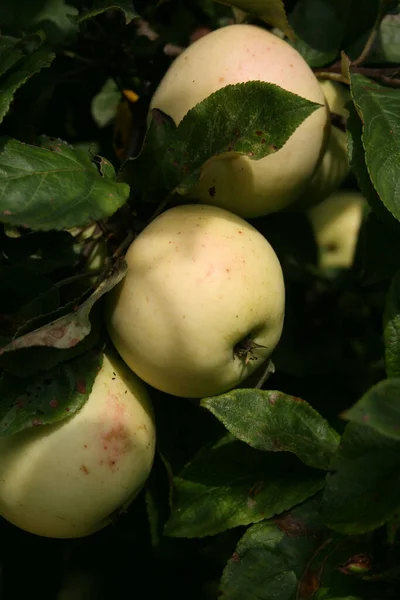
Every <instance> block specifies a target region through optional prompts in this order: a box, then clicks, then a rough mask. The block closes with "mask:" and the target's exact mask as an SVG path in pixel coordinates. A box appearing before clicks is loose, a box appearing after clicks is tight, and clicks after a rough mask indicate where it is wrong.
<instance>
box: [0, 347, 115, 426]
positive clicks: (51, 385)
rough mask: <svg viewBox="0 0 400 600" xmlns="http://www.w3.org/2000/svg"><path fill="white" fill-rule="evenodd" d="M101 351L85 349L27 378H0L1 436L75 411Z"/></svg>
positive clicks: (89, 387) (85, 396) (85, 393)
mask: <svg viewBox="0 0 400 600" xmlns="http://www.w3.org/2000/svg"><path fill="white" fill-rule="evenodd" d="M102 360H103V354H102V352H100V351H97V352H88V353H87V354H85V355H84V356H80V357H79V358H77V359H75V360H72V361H70V362H69V363H63V364H62V365H59V366H57V367H55V368H54V369H52V370H51V371H47V372H46V373H44V374H43V375H40V376H38V377H36V378H34V379H32V380H30V381H29V383H28V384H27V382H26V381H24V380H21V379H19V380H17V379H14V378H11V377H7V378H3V379H2V380H1V381H0V396H1V400H2V403H1V412H0V436H5V435H11V434H14V433H18V432H19V431H22V430H23V429H28V428H30V427H37V426H40V425H47V424H49V423H55V422H57V421H60V420H61V419H65V418H66V417H69V416H71V415H73V414H74V413H76V412H77V411H78V410H79V409H80V408H81V407H82V406H83V405H84V403H85V402H86V400H87V399H88V396H89V394H90V392H91V390H92V387H93V383H94V380H95V378H96V375H97V373H98V371H99V369H100V367H101V364H102Z"/></svg>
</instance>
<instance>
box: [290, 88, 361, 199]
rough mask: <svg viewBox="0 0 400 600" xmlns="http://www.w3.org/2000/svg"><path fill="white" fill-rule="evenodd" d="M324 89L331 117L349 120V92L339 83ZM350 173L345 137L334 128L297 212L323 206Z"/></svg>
mask: <svg viewBox="0 0 400 600" xmlns="http://www.w3.org/2000/svg"><path fill="white" fill-rule="evenodd" d="M320 85H321V88H322V90H323V92H324V94H325V98H326V101H327V104H328V106H329V109H330V111H331V112H332V113H335V114H337V115H340V116H342V117H344V119H347V117H348V110H347V109H346V108H345V106H346V104H347V103H348V102H349V101H350V100H351V96H350V92H349V90H348V88H347V87H346V86H345V85H343V84H341V83H337V82H336V81H330V80H323V81H321V82H320ZM349 171H350V163H349V159H348V156H347V139H346V133H345V132H344V131H342V130H341V129H339V127H337V126H336V125H334V124H332V127H331V130H330V135H329V140H328V145H327V148H326V150H325V154H324V156H323V159H322V161H321V164H320V165H319V166H318V168H317V170H316V172H315V173H314V175H313V177H312V178H311V180H310V182H309V184H308V185H307V187H306V189H305V190H304V192H303V194H302V196H301V197H300V199H299V201H298V202H296V204H295V208H298V207H300V206H301V207H303V208H306V207H309V206H312V205H314V204H317V203H318V202H321V201H322V200H324V199H325V198H327V197H328V196H330V194H332V193H333V192H334V191H335V190H337V189H338V188H339V187H340V186H341V185H342V183H343V181H344V180H345V178H346V177H347V175H348V174H349Z"/></svg>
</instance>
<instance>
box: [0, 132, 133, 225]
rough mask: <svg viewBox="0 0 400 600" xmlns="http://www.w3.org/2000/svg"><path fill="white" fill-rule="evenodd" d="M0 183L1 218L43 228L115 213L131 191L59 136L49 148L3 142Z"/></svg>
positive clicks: (77, 222) (73, 223) (76, 222)
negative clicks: (100, 170) (60, 139)
mask: <svg viewBox="0 0 400 600" xmlns="http://www.w3.org/2000/svg"><path fill="white" fill-rule="evenodd" d="M0 186H2V189H3V193H2V195H1V196H0V220H1V221H3V222H5V223H10V224H13V225H24V226H26V227H30V228H32V229H41V230H49V229H63V228H69V227H76V226H80V225H88V224H89V223H90V222H91V221H93V220H98V219H102V218H105V217H108V216H110V215H112V214H113V213H114V212H115V211H116V210H117V209H118V208H120V207H121V206H122V205H123V204H124V203H125V201H126V199H127V198H128V195H129V187H128V186H127V185H126V184H123V183H117V182H116V181H111V180H110V179H109V178H108V177H107V178H105V177H103V176H102V175H101V174H100V173H99V171H98V169H97V167H96V165H95V164H93V162H92V161H91V157H90V156H89V154H88V155H87V156H86V157H85V156H84V155H83V154H82V153H80V152H77V151H75V150H74V149H73V148H71V147H70V146H68V145H66V144H64V143H63V142H60V141H59V140H53V143H52V145H51V148H49V149H47V148H38V147H36V146H30V145H28V144H23V143H21V142H19V141H17V140H10V139H6V140H3V141H2V144H1V150H0Z"/></svg>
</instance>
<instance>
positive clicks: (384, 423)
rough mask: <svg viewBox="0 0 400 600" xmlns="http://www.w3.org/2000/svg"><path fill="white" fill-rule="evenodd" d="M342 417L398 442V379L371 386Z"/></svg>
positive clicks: (399, 384)
mask: <svg viewBox="0 0 400 600" xmlns="http://www.w3.org/2000/svg"><path fill="white" fill-rule="evenodd" d="M342 416H343V418H345V419H348V420H349V421H353V422H354V423H359V424H360V425H368V427H371V428H372V429H375V430H376V431H377V432H378V433H381V434H382V435H386V436H388V437H390V438H394V439H396V440H400V377H393V378H392V379H384V380H383V381H380V382H379V383H377V384H376V385H374V386H372V387H371V388H370V389H369V390H368V391H367V392H366V393H365V394H364V396H363V397H362V398H361V399H360V400H359V401H358V402H357V403H356V404H355V405H354V406H352V407H351V408H350V409H348V410H346V411H345V412H344V413H343V414H342Z"/></svg>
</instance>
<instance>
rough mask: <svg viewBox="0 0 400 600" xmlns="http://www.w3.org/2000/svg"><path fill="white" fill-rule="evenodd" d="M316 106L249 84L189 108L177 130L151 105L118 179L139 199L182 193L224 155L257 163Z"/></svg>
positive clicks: (270, 86) (263, 85)
mask: <svg viewBox="0 0 400 600" xmlns="http://www.w3.org/2000/svg"><path fill="white" fill-rule="evenodd" d="M318 108H320V105H319V104H316V103H314V102H310V101H309V100H306V99H305V98H302V97H300V96H297V95H296V94H292V93H291V92H288V91H286V90H284V89H282V88H280V87H279V86H277V85H274V84H271V83H264V82H261V81H248V82H247V83H239V84H236V85H227V86H225V87H223V88H222V89H220V90H218V91H216V92H214V93H213V94H211V95H210V96H208V98H206V99H205V100H203V101H202V102H200V103H199V104H197V105H196V106H195V107H194V108H192V109H191V110H189V112H188V113H187V114H186V115H185V117H184V118H183V119H182V121H181V122H180V123H179V125H178V127H176V126H175V124H174V122H173V120H172V119H171V118H170V117H169V116H168V115H165V114H164V113H163V112H162V111H160V110H158V109H157V107H155V108H154V109H153V111H152V120H151V122H150V125H149V129H148V131H147V134H146V137H145V140H144V144H143V147H142V150H141V153H140V154H139V155H138V156H137V157H135V158H133V159H128V160H127V161H126V162H125V164H124V165H123V167H122V170H121V172H120V178H121V179H122V180H124V181H128V182H129V183H132V184H133V185H134V187H135V191H136V193H137V194H139V195H141V196H142V198H143V199H144V200H147V201H157V202H159V200H160V196H161V197H163V196H165V194H166V193H172V192H178V193H179V194H186V193H187V192H188V191H189V189H190V188H191V187H192V186H193V185H194V184H195V183H196V182H197V180H198V178H199V175H200V170H201V167H202V166H203V165H204V163H205V162H207V160H209V159H210V158H212V157H213V156H218V155H221V154H224V153H225V152H237V153H240V154H246V155H247V156H249V157H250V158H251V159H254V160H259V159H261V158H264V157H265V156H267V155H269V154H272V153H274V152H276V151H277V150H279V149H280V148H282V146H283V145H284V144H285V143H286V141H287V140H288V139H289V137H290V136H291V135H292V133H293V132H294V131H295V130H296V129H297V127H298V126H299V125H300V124H301V123H302V122H303V121H304V120H305V119H306V118H307V117H308V116H309V115H311V114H312V113H313V112H314V111H315V110H317V109H318Z"/></svg>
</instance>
